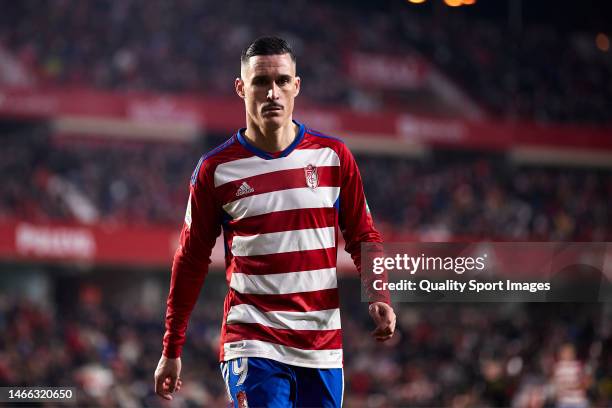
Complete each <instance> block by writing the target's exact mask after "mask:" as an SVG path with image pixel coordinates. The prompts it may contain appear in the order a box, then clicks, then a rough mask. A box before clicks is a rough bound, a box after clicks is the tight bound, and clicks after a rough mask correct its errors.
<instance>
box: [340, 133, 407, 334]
mask: <svg viewBox="0 0 612 408" xmlns="http://www.w3.org/2000/svg"><path fill="white" fill-rule="evenodd" d="M339 156H340V166H341V167H340V172H341V185H340V203H339V204H340V205H339V224H340V229H341V231H342V235H343V236H344V240H345V241H346V247H345V249H346V251H347V252H348V253H349V254H350V255H351V258H352V259H353V262H354V264H355V266H356V267H357V270H358V271H359V274H360V276H361V279H362V281H363V282H362V284H363V285H364V286H365V287H366V292H367V293H368V297H369V300H370V307H369V313H370V316H371V317H372V319H373V320H374V323H375V324H376V329H375V330H374V331H373V332H372V335H373V336H374V337H375V338H376V340H379V341H385V340H388V339H390V338H391V337H392V336H393V333H394V332H395V322H396V316H395V312H394V311H393V308H392V307H391V305H390V304H391V302H390V299H389V292H388V291H386V290H385V291H374V290H373V286H372V282H370V281H371V280H372V278H373V275H372V273H371V271H365V272H364V271H362V269H361V266H362V265H361V256H362V253H361V246H362V244H363V243H368V244H367V245H366V247H365V248H366V250H367V251H368V252H369V253H370V256H371V257H372V258H373V257H375V256H377V254H381V255H382V238H381V236H380V233H379V232H378V231H377V230H376V228H374V221H373V220H372V215H371V214H370V210H369V208H368V205H367V203H366V198H365V193H364V191H363V183H362V181H361V174H360V173H359V169H358V167H357V163H355V159H354V157H353V155H352V154H351V152H350V151H349V150H348V148H347V147H346V146H344V145H342V147H341V149H340V151H339ZM382 278H383V279H385V277H382Z"/></svg>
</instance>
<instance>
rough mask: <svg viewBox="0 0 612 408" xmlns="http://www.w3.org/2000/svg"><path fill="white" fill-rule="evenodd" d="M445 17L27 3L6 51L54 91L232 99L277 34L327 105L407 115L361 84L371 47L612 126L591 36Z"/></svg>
mask: <svg viewBox="0 0 612 408" xmlns="http://www.w3.org/2000/svg"><path fill="white" fill-rule="evenodd" d="M279 11H281V12H279ZM269 16H275V17H274V18H273V19H271V18H270V17H269ZM446 17H449V16H444V15H441V16H440V15H426V14H422V13H415V12H414V11H413V10H412V9H411V8H410V7H407V5H406V4H404V2H402V1H396V2H384V4H383V3H382V2H379V3H377V5H376V6H372V5H370V6H364V5H363V4H353V3H341V4H335V3H334V4H331V3H328V2H323V1H317V2H316V7H313V2H312V1H305V0H299V1H292V2H282V1H280V0H273V1H264V2H258V3H257V7H253V6H252V3H251V2H248V1H246V0H238V1H232V2H231V3H219V2H215V1H212V0H180V1H173V2H168V1H164V0H153V1H144V0H130V1H109V0H97V1H87V2H81V1H74V0H64V1H60V2H42V3H41V2H39V1H35V0H27V1H21V2H11V4H10V5H7V7H3V12H2V13H1V14H0V47H1V46H4V47H6V48H7V49H8V50H10V51H11V52H12V53H14V54H15V55H17V56H18V58H19V59H20V60H21V61H22V63H24V64H25V65H26V66H28V67H30V69H31V70H32V71H33V72H36V73H37V74H38V76H39V78H41V79H42V82H43V83H46V84H54V85H61V86H71V85H79V86H87V87H92V86H93V87H99V88H111V89H118V90H122V91H125V90H159V91H171V92H198V93H206V94H208V95H232V94H233V85H232V84H233V80H234V78H235V76H236V75H237V73H238V58H237V50H240V49H242V48H243V47H244V46H245V45H246V44H248V43H249V42H250V41H251V40H252V39H253V38H254V37H256V36H258V35H262V34H263V33H271V32H277V33H280V34H282V35H284V36H286V37H287V38H288V39H289V40H290V41H291V42H292V43H293V45H294V47H295V49H296V52H297V55H298V59H299V65H298V68H299V73H300V74H301V75H302V77H304V78H307V82H308V85H307V86H304V88H303V90H302V95H303V98H305V99H306V100H311V101H313V102H315V103H317V104H319V105H321V104H325V103H332V104H343V105H348V106H352V107H354V108H360V109H363V108H367V109H389V108H401V101H402V97H401V96H399V97H398V95H397V94H396V95H390V94H389V93H388V92H387V93H384V92H383V93H381V92H375V91H372V90H371V89H367V88H363V87H360V86H359V85H358V84H356V83H351V81H350V79H349V77H347V75H346V73H345V69H346V57H347V53H348V52H359V51H362V52H372V53H376V54H377V55H381V54H382V55H422V56H424V57H425V58H426V59H427V60H428V61H430V62H432V63H433V64H434V65H436V66H437V67H438V68H440V69H442V71H443V72H444V73H445V74H446V75H447V76H448V77H450V78H452V79H453V80H454V81H455V82H456V83H458V84H460V86H462V87H463V88H464V89H465V90H466V91H467V92H468V93H469V94H470V95H471V96H472V97H473V98H474V99H475V101H476V102H477V103H479V104H480V105H481V106H483V107H484V108H485V110H487V111H489V112H491V113H493V114H495V115H497V116H500V115H501V116H503V117H507V118H510V119H516V118H526V119H534V120H536V121H544V122H551V121H554V122H559V121H563V122H572V123H599V124H602V123H610V115H609V112H610V111H612V59H611V58H610V54H609V53H603V52H600V51H599V50H598V49H597V47H596V46H595V43H594V41H593V38H592V35H590V34H589V35H587V34H581V33H568V32H561V31H560V30H556V29H554V28H552V27H548V26H526V27H524V29H523V30H522V31H521V32H520V33H518V32H515V31H514V30H511V29H510V28H509V27H506V26H505V25H503V24H501V25H500V24H498V23H496V22H494V21H485V20H480V21H479V20H474V19H468V18H467V17H466V16H465V15H462V14H461V13H454V14H453V16H452V18H446ZM364 27H367V29H364ZM398 104H399V105H398Z"/></svg>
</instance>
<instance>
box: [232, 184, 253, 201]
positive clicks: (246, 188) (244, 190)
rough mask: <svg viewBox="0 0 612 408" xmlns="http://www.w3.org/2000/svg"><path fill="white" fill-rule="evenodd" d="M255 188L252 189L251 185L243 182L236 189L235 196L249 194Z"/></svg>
mask: <svg viewBox="0 0 612 408" xmlns="http://www.w3.org/2000/svg"><path fill="white" fill-rule="evenodd" d="M254 191H255V190H254V189H253V187H251V186H249V185H248V184H247V182H246V181H245V182H243V183H242V185H241V186H240V188H239V189H238V191H236V197H240V196H243V195H245V194H249V193H252V192H254Z"/></svg>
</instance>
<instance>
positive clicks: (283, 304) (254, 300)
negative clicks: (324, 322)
mask: <svg viewBox="0 0 612 408" xmlns="http://www.w3.org/2000/svg"><path fill="white" fill-rule="evenodd" d="M230 296H231V302H232V304H233V305H240V304H250V305H257V308H258V309H259V310H260V311H262V312H272V311H279V310H282V311H287V312H309V311H313V310H325V309H335V308H337V307H340V299H339V296H338V289H337V288H334V289H324V290H317V291H314V292H300V293H289V294H286V295H254V294H248V293H238V292H236V291H235V290H232V291H231V295H230Z"/></svg>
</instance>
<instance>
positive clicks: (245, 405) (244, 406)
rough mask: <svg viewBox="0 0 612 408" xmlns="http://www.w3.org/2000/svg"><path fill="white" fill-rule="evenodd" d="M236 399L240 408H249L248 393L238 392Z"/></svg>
mask: <svg viewBox="0 0 612 408" xmlns="http://www.w3.org/2000/svg"><path fill="white" fill-rule="evenodd" d="M236 399H237V400H238V407H239V408H249V402H248V401H247V396H246V392H244V391H238V394H237V395H236Z"/></svg>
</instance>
